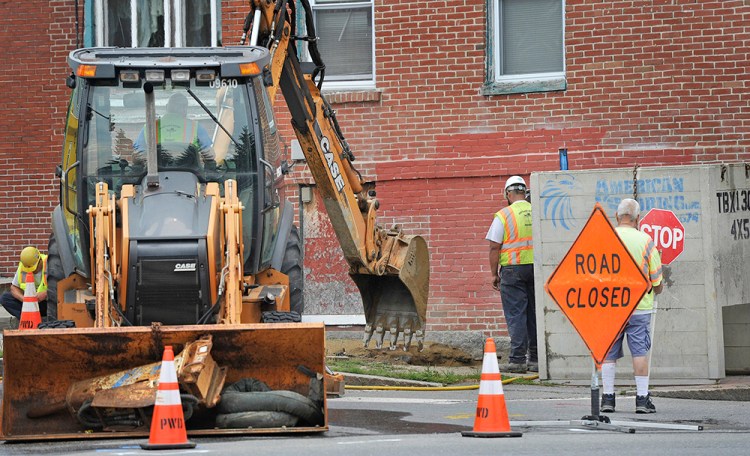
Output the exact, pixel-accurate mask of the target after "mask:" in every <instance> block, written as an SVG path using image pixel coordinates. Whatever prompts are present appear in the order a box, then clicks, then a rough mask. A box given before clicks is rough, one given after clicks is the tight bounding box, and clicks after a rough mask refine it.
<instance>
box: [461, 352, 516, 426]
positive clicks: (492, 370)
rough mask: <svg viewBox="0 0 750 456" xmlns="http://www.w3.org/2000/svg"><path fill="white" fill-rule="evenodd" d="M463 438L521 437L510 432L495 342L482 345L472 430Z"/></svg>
mask: <svg viewBox="0 0 750 456" xmlns="http://www.w3.org/2000/svg"><path fill="white" fill-rule="evenodd" d="M461 435H462V436H464V437H521V435H523V434H522V433H520V432H513V431H511V430H510V421H508V410H507V409H506V407H505V395H504V394H503V381H502V377H501V376H500V369H499V368H498V366H497V352H496V351H495V341H494V339H492V338H488V339H487V343H486V344H485V345H484V361H483V362H482V376H481V378H480V380H479V400H478V401H477V414H476V417H475V418H474V430H473V431H463V432H461Z"/></svg>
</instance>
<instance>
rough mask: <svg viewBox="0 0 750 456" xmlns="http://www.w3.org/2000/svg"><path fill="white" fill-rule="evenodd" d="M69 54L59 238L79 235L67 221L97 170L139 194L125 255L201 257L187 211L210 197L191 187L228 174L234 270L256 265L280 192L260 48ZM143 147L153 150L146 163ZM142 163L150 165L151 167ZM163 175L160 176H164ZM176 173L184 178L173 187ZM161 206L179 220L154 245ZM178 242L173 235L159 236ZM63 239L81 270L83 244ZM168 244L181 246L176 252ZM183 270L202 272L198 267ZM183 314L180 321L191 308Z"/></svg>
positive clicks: (80, 226) (82, 214)
mask: <svg viewBox="0 0 750 456" xmlns="http://www.w3.org/2000/svg"><path fill="white" fill-rule="evenodd" d="M68 61H69V64H70V66H71V69H72V71H73V76H71V78H69V82H68V85H69V86H71V87H72V88H73V94H72V98H71V103H70V107H69V111H68V121H67V126H66V134H65V146H64V147H65V150H64V154H63V163H62V166H61V169H60V171H59V172H60V177H62V178H63V181H64V182H66V185H65V186H63V195H62V201H63V204H62V207H63V210H64V211H65V215H66V217H65V219H66V223H67V225H68V226H67V228H66V229H67V232H68V238H69V241H70V243H71V244H78V243H80V244H84V243H88V241H89V236H88V235H86V236H80V235H77V233H78V230H81V232H86V233H87V232H88V230H89V223H88V216H87V215H86V209H87V208H88V207H89V206H90V205H92V204H94V195H95V184H96V183H97V182H102V181H104V182H106V183H107V184H108V186H109V190H110V192H111V193H112V194H113V195H114V196H115V197H116V198H119V197H120V193H121V190H122V188H123V186H124V185H134V186H136V189H137V190H136V193H137V194H138V195H139V196H140V197H141V200H140V201H141V202H142V204H140V205H139V206H138V207H134V208H132V209H131V210H130V211H131V213H130V216H131V217H130V225H129V227H128V230H129V231H128V232H129V235H130V237H129V239H130V240H131V242H133V243H136V244H138V246H137V248H136V247H133V248H134V249H136V250H133V253H134V254H135V255H134V256H136V257H137V253H138V251H139V250H137V249H140V252H141V253H143V254H144V255H150V256H151V257H153V258H151V260H154V258H156V259H157V260H158V259H159V258H162V257H164V258H165V261H166V262H167V263H168V264H192V263H196V264H199V265H200V264H203V263H205V262H206V261H208V259H207V257H206V255H205V254H204V253H201V250H205V245H204V244H201V242H203V243H205V239H206V237H207V233H206V230H207V229H208V228H207V227H202V226H198V224H196V223H195V222H194V220H205V219H207V217H204V216H203V215H201V214H199V213H198V212H200V211H204V210H209V208H206V207H203V206H202V205H201V203H200V202H199V201H198V200H199V199H200V198H192V199H191V198H190V196H191V195H200V194H201V190H200V188H205V185H206V184H207V183H209V182H216V183H218V184H219V188H220V189H221V191H222V192H223V183H224V182H225V181H226V180H229V179H232V180H235V181H236V182H237V193H238V196H239V198H240V201H241V203H242V206H243V208H244V209H243V219H242V226H243V233H242V235H243V242H244V245H245V246H248V248H246V249H245V251H244V252H243V253H244V269H245V272H246V273H248V274H252V273H254V272H255V271H258V270H260V269H261V268H264V267H266V266H267V265H268V264H269V263H270V261H271V257H272V255H273V249H274V244H275V241H276V239H275V237H276V232H275V231H276V230H275V227H276V226H277V224H278V218H279V216H280V211H281V208H280V206H281V204H282V202H283V201H284V200H285V198H284V197H283V181H282V180H281V179H277V178H276V176H277V171H276V170H279V169H281V154H280V148H279V138H278V133H277V129H276V123H275V120H274V116H273V111H272V105H271V102H270V100H269V98H268V94H267V91H266V87H265V85H264V76H266V73H267V72H268V71H269V70H268V69H267V65H268V62H269V61H270V57H269V53H268V50H266V49H263V48H257V47H241V48H240V47H237V48H232V47H224V48H180V49H162V50H158V49H152V48H132V49H130V48H128V49H124V48H94V49H81V50H76V51H73V52H72V53H71V54H70V56H69V59H68ZM149 119H152V120H151V121H149ZM151 134H153V138H154V139H150V138H149V136H150V135H151ZM150 142H151V143H150ZM151 149H153V152H151ZM150 156H151V157H153V158H151V160H152V161H153V160H155V162H156V163H152V164H151V167H150V164H149V157H150ZM152 170H155V172H156V176H151V173H152ZM175 173H177V174H175ZM188 174H189V175H190V176H191V177H188ZM180 176H183V177H180ZM149 179H151V180H149ZM164 179H171V180H170V183H169V184H168V185H167V184H166V182H165V181H164ZM179 182H183V183H184V185H183V187H185V188H181V187H180V188H177V187H175V185H177V183H179ZM196 186H197V187H198V189H197V190H196ZM186 195H187V196H186ZM144 197H146V198H144ZM152 198H153V199H152ZM136 199H137V198H136ZM146 199H150V201H146ZM178 208H183V209H179V210H178ZM164 211H169V213H170V214H171V213H174V214H175V216H174V217H172V218H174V219H175V225H174V226H186V227H187V228H185V229H184V230H182V231H174V230H166V231H169V232H168V233H165V234H164V236H163V238H164V239H165V241H164V244H163V245H161V246H159V245H158V241H157V239H158V237H159V236H155V235H154V233H155V232H156V233H158V232H161V231H165V226H161V227H157V228H154V225H156V224H158V223H160V221H161V220H163V218H164V214H165V212H164ZM190 211H193V212H195V213H193V214H192V215H191V212H190ZM155 212H157V213H155ZM158 212H161V213H158ZM136 215H137V217H136ZM162 224H163V223H162ZM155 229H156V230H161V231H154V230H155ZM139 238H140V239H141V240H142V241H139ZM167 239H168V240H169V241H167ZM179 242H183V244H184V245H174V244H172V245H170V243H179ZM195 243H197V244H195ZM186 245H198V246H199V247H186ZM73 250H74V251H76V252H78V253H79V257H78V258H76V263H77V264H76V267H77V269H78V270H79V271H80V272H82V273H83V275H84V276H89V271H88V269H89V265H88V255H87V252H88V251H89V246H88V245H74V249H73ZM191 251H194V253H193V254H190V252H191ZM176 252H183V253H184V255H183V254H181V255H182V256H180V257H179V258H178V257H177V256H175V255H177V253H176ZM178 256H179V255H178ZM131 260H134V261H139V260H138V259H137V258H136V259H133V258H131ZM143 260H144V261H146V260H145V259H143ZM216 260H217V261H218V259H216ZM165 264H166V263H165ZM144 265H145V263H143V264H140V265H139V266H138V268H139V269H138V270H141V269H144V267H145V266H144ZM159 267H161V266H159ZM152 269H153V268H152ZM163 269H164V270H171V269H174V268H173V267H170V266H164V268H163ZM181 272H183V271H181ZM198 272H200V271H198ZM183 276H185V274H183ZM170 280H171V281H172V283H173V284H174V287H175V290H176V291H178V290H181V289H182V290H184V289H185V285H184V284H183V285H180V280H182V279H175V278H174V277H172V278H165V282H169V281H170ZM189 281H190V282H193V283H201V284H205V283H208V281H205V280H201V279H200V278H197V277H196V278H195V281H193V279H190V280H189ZM145 292H146V290H144V291H143V293H145ZM156 293H158V291H157V292H156ZM194 294H195V296H197V298H196V299H198V300H200V301H201V303H200V304H199V307H205V305H207V304H210V303H209V302H208V297H207V295H208V292H207V290H202V289H196V290H195V293H194ZM130 299H131V297H129V298H128V301H130ZM183 302H184V300H183ZM197 305H198V304H197ZM191 313H192V312H191ZM173 314H175V313H173ZM154 318H158V315H157V316H155V317H154ZM186 318H187V319H186V320H185V321H180V322H179V323H189V322H190V320H191V319H192V317H186ZM136 320H138V319H137V318H136ZM149 320H150V318H149ZM140 323H141V324H148V321H146V320H143V321H141V322H140Z"/></svg>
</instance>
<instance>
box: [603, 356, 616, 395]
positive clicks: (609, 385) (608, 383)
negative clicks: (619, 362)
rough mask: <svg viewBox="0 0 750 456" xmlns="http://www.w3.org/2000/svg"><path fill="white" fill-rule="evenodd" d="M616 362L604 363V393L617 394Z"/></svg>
mask: <svg viewBox="0 0 750 456" xmlns="http://www.w3.org/2000/svg"><path fill="white" fill-rule="evenodd" d="M615 367H616V365H615V363H604V364H602V394H615Z"/></svg>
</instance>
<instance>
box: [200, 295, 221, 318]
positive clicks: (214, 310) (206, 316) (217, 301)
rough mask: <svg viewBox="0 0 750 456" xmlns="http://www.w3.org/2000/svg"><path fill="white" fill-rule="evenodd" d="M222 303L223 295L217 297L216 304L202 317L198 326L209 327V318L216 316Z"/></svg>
mask: <svg viewBox="0 0 750 456" xmlns="http://www.w3.org/2000/svg"><path fill="white" fill-rule="evenodd" d="M220 301H221V295H219V296H217V297H216V302H215V303H214V305H213V306H211V308H210V309H208V311H207V312H206V313H204V314H203V315H201V317H200V318H199V319H198V321H197V322H196V324H198V325H207V324H208V318H209V317H210V316H211V315H214V314H215V313H216V312H217V311H218V310H219V302H220Z"/></svg>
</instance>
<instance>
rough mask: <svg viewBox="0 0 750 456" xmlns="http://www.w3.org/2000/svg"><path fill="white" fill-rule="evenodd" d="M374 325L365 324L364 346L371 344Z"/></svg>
mask: <svg viewBox="0 0 750 456" xmlns="http://www.w3.org/2000/svg"><path fill="white" fill-rule="evenodd" d="M372 332H373V329H372V325H370V324H368V325H365V340H364V347H365V348H367V346H368V345H370V339H372Z"/></svg>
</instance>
